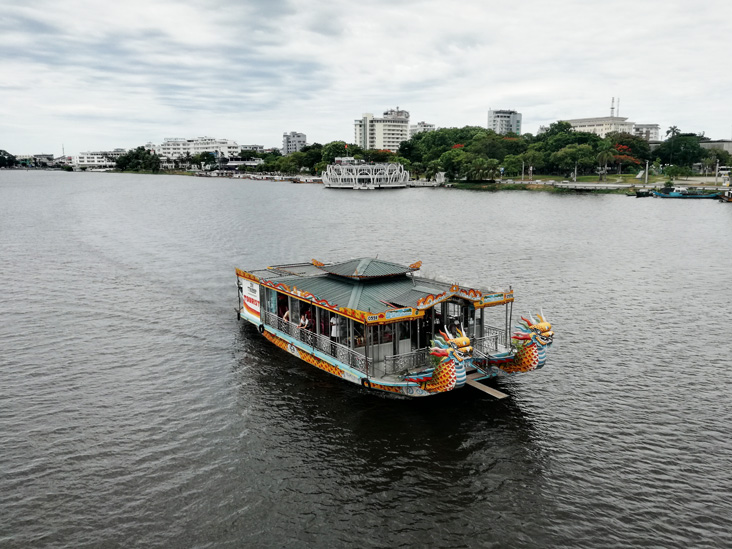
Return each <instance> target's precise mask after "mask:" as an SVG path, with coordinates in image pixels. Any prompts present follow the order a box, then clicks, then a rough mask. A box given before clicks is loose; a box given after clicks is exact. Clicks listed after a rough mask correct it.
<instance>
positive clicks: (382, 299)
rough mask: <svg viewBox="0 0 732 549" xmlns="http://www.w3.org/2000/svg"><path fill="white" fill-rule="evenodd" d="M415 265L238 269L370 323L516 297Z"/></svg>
mask: <svg viewBox="0 0 732 549" xmlns="http://www.w3.org/2000/svg"><path fill="white" fill-rule="evenodd" d="M420 266H421V262H417V263H413V264H412V265H409V266H403V265H398V264H396V263H390V262H387V261H382V260H378V259H372V258H360V259H353V260H350V261H346V262H343V263H335V264H325V263H321V262H319V261H315V260H313V261H312V262H311V263H300V264H291V265H276V266H272V267H267V268H266V269H261V270H253V271H241V270H239V269H237V274H238V275H239V276H240V277H242V278H246V279H249V280H252V281H254V282H258V283H259V284H261V285H263V286H265V287H269V288H272V289H274V290H276V291H278V292H282V293H285V294H288V295H291V296H293V297H296V298H298V299H301V300H307V301H310V302H312V303H313V304H315V305H316V306H320V307H324V308H327V309H331V310H333V311H337V312H339V313H340V314H343V315H345V316H348V317H351V318H354V319H358V320H360V321H361V322H366V323H384V322H396V321H399V320H406V319H408V318H417V317H420V316H423V315H424V311H425V310H426V309H429V308H432V307H434V306H435V305H436V304H438V303H441V302H443V301H448V300H454V299H462V300H464V301H465V302H466V304H467V303H471V304H472V306H473V307H475V308H476V309H479V308H483V307H490V306H494V305H503V304H506V303H509V302H512V301H513V291H512V290H510V289H509V290H499V291H489V290H483V289H476V288H467V287H462V286H460V285H458V284H450V283H446V282H441V281H437V280H432V279H428V278H422V277H417V276H414V274H413V273H414V272H415V271H417V270H418V269H419V267H420Z"/></svg>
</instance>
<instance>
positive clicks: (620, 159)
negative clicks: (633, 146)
mask: <svg viewBox="0 0 732 549" xmlns="http://www.w3.org/2000/svg"><path fill="white" fill-rule="evenodd" d="M615 150H616V151H617V154H615V162H616V163H617V165H618V174H621V173H623V164H626V165H628V164H635V165H638V164H640V160H638V159H637V158H636V157H635V156H633V155H632V154H631V150H630V147H628V146H627V145H620V144H619V143H618V144H617V145H615Z"/></svg>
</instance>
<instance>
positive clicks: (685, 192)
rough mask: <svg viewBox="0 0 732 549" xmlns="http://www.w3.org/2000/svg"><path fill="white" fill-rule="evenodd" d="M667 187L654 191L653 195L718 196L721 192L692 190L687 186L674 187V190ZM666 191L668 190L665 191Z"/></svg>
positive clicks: (668, 196) (671, 196)
mask: <svg viewBox="0 0 732 549" xmlns="http://www.w3.org/2000/svg"><path fill="white" fill-rule="evenodd" d="M667 189H668V187H667V188H665V189H661V191H653V196H657V197H659V198H718V197H719V193H704V192H700V191H694V190H692V191H690V190H689V189H687V188H686V187H674V188H673V190H670V191H668V190H667ZM663 191H666V192H663Z"/></svg>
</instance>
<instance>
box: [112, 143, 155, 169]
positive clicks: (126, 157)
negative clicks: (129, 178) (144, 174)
mask: <svg viewBox="0 0 732 549" xmlns="http://www.w3.org/2000/svg"><path fill="white" fill-rule="evenodd" d="M115 164H116V166H117V169H118V170H121V171H123V172H130V171H132V172H139V171H148V172H154V173H157V172H159V171H160V157H159V156H158V155H157V154H155V153H154V152H153V151H149V150H147V149H146V148H145V147H137V148H136V149H132V150H131V151H128V152H127V153H125V154H123V155H122V156H120V157H119V158H118V159H117V161H116V162H115Z"/></svg>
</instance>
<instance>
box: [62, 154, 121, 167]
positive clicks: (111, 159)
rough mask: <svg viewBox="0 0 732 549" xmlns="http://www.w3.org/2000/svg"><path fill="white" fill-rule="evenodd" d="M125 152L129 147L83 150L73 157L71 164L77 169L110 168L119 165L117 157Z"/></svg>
mask: <svg viewBox="0 0 732 549" xmlns="http://www.w3.org/2000/svg"><path fill="white" fill-rule="evenodd" d="M123 154H127V149H114V150H113V151H90V152H81V153H79V154H78V155H77V156H73V157H72V161H71V164H72V165H73V166H74V168H76V169H80V168H88V169H92V170H93V169H110V168H115V167H116V166H117V159H118V158H119V157H120V156H122V155H123Z"/></svg>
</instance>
